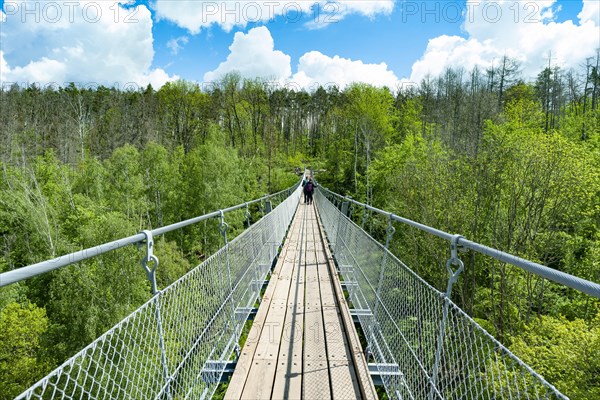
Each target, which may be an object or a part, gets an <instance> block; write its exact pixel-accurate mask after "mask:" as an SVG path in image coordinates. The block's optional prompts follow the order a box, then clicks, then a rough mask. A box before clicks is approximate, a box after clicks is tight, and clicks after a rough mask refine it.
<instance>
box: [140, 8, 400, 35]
mask: <svg viewBox="0 0 600 400" xmlns="http://www.w3.org/2000/svg"><path fill="white" fill-rule="evenodd" d="M151 6H152V8H153V9H154V10H155V12H156V16H157V17H158V18H159V19H166V20H169V21H172V22H174V23H176V24H177V25H178V26H179V27H182V28H185V29H187V30H188V31H189V32H190V33H192V34H196V33H198V32H200V30H201V29H203V28H208V27H210V26H212V25H217V26H220V27H221V28H222V29H223V30H225V31H226V32H229V31H231V29H233V28H234V27H236V26H238V27H242V28H243V27H245V26H246V25H247V24H248V23H252V22H267V21H270V20H273V19H274V18H276V17H278V16H284V17H285V18H286V20H287V22H288V23H305V24H308V25H309V27H314V26H316V25H319V26H325V25H327V24H330V23H335V22H338V21H340V20H341V19H343V18H344V17H345V16H347V15H349V14H359V15H364V16H367V17H371V18H372V17H374V16H375V15H378V14H390V13H391V12H392V10H393V9H394V0H337V1H326V0H300V1H288V0H283V1H271V0H257V1H244V0H225V1H205V0H155V1H154V2H153V3H151Z"/></svg>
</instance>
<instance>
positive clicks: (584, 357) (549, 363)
mask: <svg viewBox="0 0 600 400" xmlns="http://www.w3.org/2000/svg"><path fill="white" fill-rule="evenodd" d="M512 349H513V351H515V352H516V353H517V354H519V356H520V357H521V358H522V359H523V361H525V362H526V363H527V364H529V365H530V366H531V367H532V368H533V369H534V370H535V371H537V372H538V373H539V374H541V375H542V376H543V377H544V378H545V379H546V380H548V381H549V382H551V383H552V384H554V385H555V386H556V387H557V388H558V390H560V391H561V392H563V393H565V394H568V395H569V397H570V398H571V399H573V400H592V399H597V398H599V397H600V358H599V357H598V354H600V313H598V314H597V315H596V318H595V319H593V320H592V321H590V322H589V323H588V322H586V321H584V320H581V319H575V320H573V321H569V320H567V319H565V318H564V317H561V318H554V317H550V316H542V317H540V318H539V319H537V320H536V321H534V322H533V323H532V324H531V325H528V326H525V327H524V329H523V331H522V332H521V333H520V334H519V335H518V336H517V337H515V338H513V345H512Z"/></svg>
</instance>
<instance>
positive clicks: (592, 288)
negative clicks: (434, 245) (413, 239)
mask: <svg viewBox="0 0 600 400" xmlns="http://www.w3.org/2000/svg"><path fill="white" fill-rule="evenodd" d="M318 188H319V189H320V190H323V191H325V192H327V193H329V194H331V195H332V196H335V197H337V198H339V199H342V200H344V201H347V202H349V203H353V204H355V205H357V206H360V207H364V208H366V209H367V210H370V211H373V212H375V213H378V214H381V215H385V216H386V217H387V218H390V219H391V220H393V221H397V222H400V223H403V224H406V225H409V226H412V227H414V228H417V229H419V230H421V231H424V232H427V233H429V234H432V235H434V236H437V237H440V238H442V239H445V240H447V241H450V242H451V241H452V240H453V239H455V237H456V235H453V234H450V233H447V232H444V231H441V230H439V229H436V228H432V227H430V226H427V225H424V224H421V223H419V222H415V221H413V220H410V219H408V218H404V217H400V216H398V215H395V214H394V213H390V212H387V211H384V210H381V209H379V208H376V207H373V206H370V205H368V204H365V203H361V202H359V201H356V200H354V199H352V198H350V197H347V196H342V195H341V194H338V193H335V192H333V191H331V190H329V189H327V188H325V187H323V186H320V185H319V186H318ZM456 243H457V245H458V246H459V247H463V248H467V249H471V250H473V251H476V252H478V253H481V254H485V255H487V256H490V257H492V258H495V259H497V260H500V261H502V262H505V263H507V264H511V265H514V266H516V267H519V268H521V269H524V270H526V271H528V272H531V273H533V274H536V275H539V276H541V277H543V278H546V279H548V280H551V281H553V282H556V283H560V284H561V285H564V286H567V287H570V288H572V289H576V290H579V291H581V292H583V293H586V294H588V295H590V296H593V297H596V298H598V299H600V284H598V283H595V282H591V281H588V280H586V279H583V278H579V277H577V276H574V275H570V274H567V273H565V272H562V271H558V270H556V269H552V268H549V267H547V266H545V265H542V264H538V263H536V262H533V261H529V260H526V259H524V258H521V257H517V256H514V255H512V254H509V253H506V252H504V251H501V250H498V249H494V248H492V247H489V246H485V245H483V244H480V243H477V242H473V241H471V240H468V239H465V238H464V237H462V236H461V237H458V239H456Z"/></svg>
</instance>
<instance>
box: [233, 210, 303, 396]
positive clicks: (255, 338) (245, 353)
mask: <svg viewBox="0 0 600 400" xmlns="http://www.w3.org/2000/svg"><path fill="white" fill-rule="evenodd" d="M296 214H298V213H296ZM299 226H300V225H299V218H297V215H296V218H295V219H294V221H293V222H292V227H291V228H290V234H293V232H299V229H300V227H299ZM287 251H288V247H287V246H285V247H284V248H283V249H282V254H281V255H280V257H279V259H278V261H277V264H276V265H275V268H274V270H273V273H272V274H271V280H270V282H269V284H268V285H267V289H266V290H265V293H264V295H263V298H262V301H261V305H260V307H259V309H258V311H257V313H256V317H255V318H254V322H253V324H252V328H251V329H250V332H249V334H248V338H247V339H246V343H245V344H244V347H243V348H242V349H241V354H240V357H239V359H238V361H237V365H236V368H235V371H234V373H233V376H232V377H231V381H230V383H229V386H228V389H227V393H226V394H225V399H240V398H241V396H242V393H243V390H244V386H245V384H246V381H247V379H248V375H249V373H250V370H251V367H252V362H253V358H254V354H255V352H256V349H257V347H258V342H259V339H260V337H261V335H262V330H263V327H264V325H265V322H266V319H267V315H268V313H269V307H270V305H271V301H272V299H273V295H274V294H275V291H276V288H277V286H278V283H279V279H278V278H279V274H280V272H281V271H282V268H283V265H284V264H285V259H286V255H287ZM281 283H282V284H284V282H281Z"/></svg>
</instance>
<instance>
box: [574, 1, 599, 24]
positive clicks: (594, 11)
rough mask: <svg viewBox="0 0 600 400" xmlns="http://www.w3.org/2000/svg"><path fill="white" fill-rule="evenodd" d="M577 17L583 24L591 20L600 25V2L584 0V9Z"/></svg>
mask: <svg viewBox="0 0 600 400" xmlns="http://www.w3.org/2000/svg"><path fill="white" fill-rule="evenodd" d="M577 18H579V21H580V22H581V23H582V24H583V23H585V22H587V21H591V22H593V23H595V24H596V25H597V26H600V2H599V1H598V0H583V9H582V10H581V12H580V13H579V15H578V16H577Z"/></svg>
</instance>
